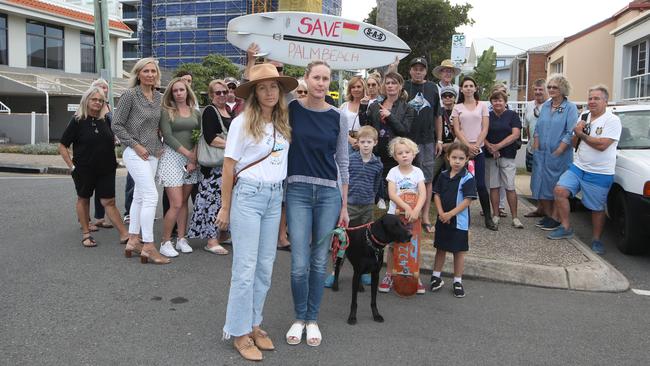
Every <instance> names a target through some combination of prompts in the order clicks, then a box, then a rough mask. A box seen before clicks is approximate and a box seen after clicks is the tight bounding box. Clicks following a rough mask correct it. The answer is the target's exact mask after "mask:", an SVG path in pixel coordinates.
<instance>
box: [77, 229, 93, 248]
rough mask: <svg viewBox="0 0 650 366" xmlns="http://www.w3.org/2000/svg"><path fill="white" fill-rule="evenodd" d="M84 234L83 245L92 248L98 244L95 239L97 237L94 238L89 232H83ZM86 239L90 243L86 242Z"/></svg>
mask: <svg viewBox="0 0 650 366" xmlns="http://www.w3.org/2000/svg"><path fill="white" fill-rule="evenodd" d="M83 235H84V236H83V237H82V238H81V245H83V246H84V247H86V248H92V247H96V246H97V242H96V241H95V238H93V237H92V236H91V235H90V233H89V232H88V233H83ZM86 235H88V236H86ZM86 241H88V244H86Z"/></svg>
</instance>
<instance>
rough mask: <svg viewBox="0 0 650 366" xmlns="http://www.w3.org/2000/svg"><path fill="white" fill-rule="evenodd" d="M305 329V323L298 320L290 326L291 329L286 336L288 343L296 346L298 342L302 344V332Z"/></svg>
mask: <svg viewBox="0 0 650 366" xmlns="http://www.w3.org/2000/svg"><path fill="white" fill-rule="evenodd" d="M304 331H305V323H304V322H301V321H296V322H295V323H293V325H291V328H289V331H288V332H287V335H286V336H285V338H286V339H287V343H288V344H290V345H292V346H295V345H297V344H300V342H302V333H303V332H304Z"/></svg>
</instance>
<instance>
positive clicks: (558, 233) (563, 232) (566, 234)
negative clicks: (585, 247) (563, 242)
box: [546, 225, 573, 240]
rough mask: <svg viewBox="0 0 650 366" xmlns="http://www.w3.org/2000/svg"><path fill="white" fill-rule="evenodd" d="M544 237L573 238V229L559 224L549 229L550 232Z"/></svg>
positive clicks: (554, 238) (555, 238)
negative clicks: (555, 227) (553, 228)
mask: <svg viewBox="0 0 650 366" xmlns="http://www.w3.org/2000/svg"><path fill="white" fill-rule="evenodd" d="M546 237H547V238H549V239H551V240H559V239H571V238H573V229H571V228H568V229H565V228H564V226H562V225H560V226H558V227H557V229H555V230H553V231H551V233H550V234H548V235H547V236H546Z"/></svg>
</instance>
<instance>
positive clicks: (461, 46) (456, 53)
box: [451, 34, 465, 66]
mask: <svg viewBox="0 0 650 366" xmlns="http://www.w3.org/2000/svg"><path fill="white" fill-rule="evenodd" d="M451 62H453V63H454V64H455V65H456V66H460V65H462V64H464V63H465V35H464V34H454V35H453V36H451Z"/></svg>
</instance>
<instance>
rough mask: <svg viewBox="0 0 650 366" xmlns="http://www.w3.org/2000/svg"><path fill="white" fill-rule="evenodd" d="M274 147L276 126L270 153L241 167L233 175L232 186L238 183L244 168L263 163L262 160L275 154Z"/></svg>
mask: <svg viewBox="0 0 650 366" xmlns="http://www.w3.org/2000/svg"><path fill="white" fill-rule="evenodd" d="M273 149H275V126H274V127H273V145H271V151H269V153H268V154H266V155H264V156H263V157H261V158H259V159H257V160H255V161H254V162H252V163H250V164H248V165H246V166H245V167H243V168H241V170H240V171H238V172H237V173H235V175H234V176H233V177H232V186H233V187H234V186H235V184H237V177H238V176H239V174H240V173H241V172H243V171H244V170H246V169H248V168H250V167H252V166H254V165H256V164H259V163H261V162H262V161H264V159H266V158H268V157H269V156H271V154H273Z"/></svg>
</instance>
